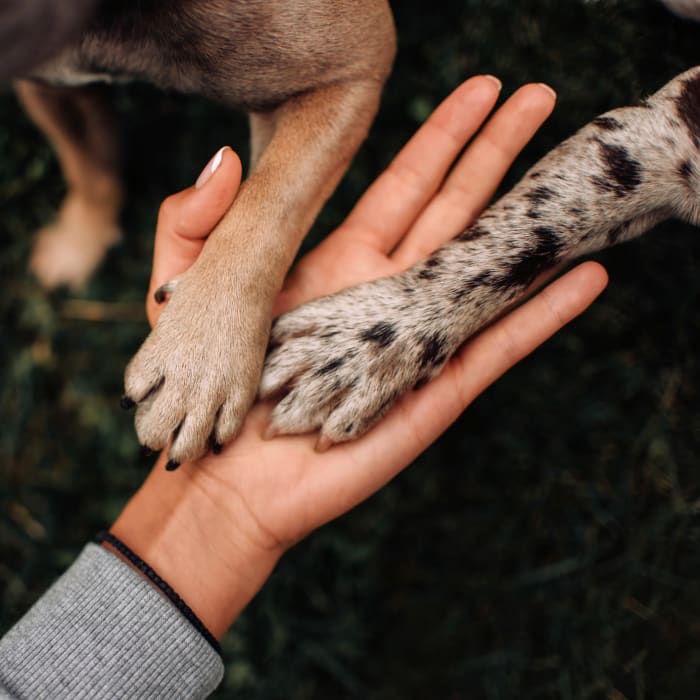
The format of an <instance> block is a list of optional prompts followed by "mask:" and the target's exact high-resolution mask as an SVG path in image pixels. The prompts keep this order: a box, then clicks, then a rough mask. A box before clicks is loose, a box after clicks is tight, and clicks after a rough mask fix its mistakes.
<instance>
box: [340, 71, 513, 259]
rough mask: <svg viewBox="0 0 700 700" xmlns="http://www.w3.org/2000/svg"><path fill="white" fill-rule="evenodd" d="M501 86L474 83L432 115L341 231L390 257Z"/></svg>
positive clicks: (480, 79)
mask: <svg viewBox="0 0 700 700" xmlns="http://www.w3.org/2000/svg"><path fill="white" fill-rule="evenodd" d="M500 89H501V83H500V81H499V80H498V79H497V78H494V77H493V76H490V75H480V76H476V77H474V78H470V79H469V80H467V81H466V82H464V83H462V84H461V85H460V86H459V87H458V88H457V89H455V90H454V91H453V92H452V93H451V94H450V95H449V96H448V97H447V98H446V99H445V100H444V101H443V102H442V103H441V104H440V105H439V106H438V108H437V109H436V110H435V111H434V112H433V113H432V114H431V115H430V117H429V118H428V120H427V121H426V122H425V124H423V126H421V128H420V129H419V130H418V131H417V132H416V134H415V135H414V136H413V137H412V138H411V139H410V141H409V142H408V143H407V144H406V145H405V146H404V147H403V148H402V149H401V151H400V152H399V154H398V155H397V156H396V158H394V160H393V161H392V162H391V164H390V165H389V167H388V168H387V169H386V170H385V171H384V172H383V173H382V174H381V175H380V176H379V177H378V178H377V179H376V180H375V182H374V184H373V185H372V186H371V187H370V188H369V189H368V190H367V192H366V193H365V195H364V196H363V197H362V199H360V201H359V202H358V203H357V204H356V205H355V207H354V209H353V210H352V211H351V212H350V215H349V216H348V218H347V219H346V221H345V225H344V226H343V228H344V229H345V230H347V229H348V228H350V229H352V230H353V233H354V234H355V233H359V234H360V235H362V236H363V237H364V236H368V237H369V238H370V240H371V242H372V244H373V246H374V247H376V248H377V249H378V250H380V251H383V252H387V253H388V252H389V251H390V250H392V249H393V248H394V247H395V246H396V244H397V243H398V242H399V241H400V240H401V238H402V236H403V235H404V234H405V233H406V231H407V230H408V229H409V228H410V226H411V224H412V223H413V222H414V221H415V219H416V218H417V217H418V215H419V214H420V213H421V211H422V210H423V208H424V207H425V206H426V204H427V203H428V202H429V201H430V198H431V197H432V196H433V194H434V193H435V192H436V191H437V189H438V188H439V187H440V185H441V183H442V181H443V179H444V177H445V175H446V174H447V172H448V170H449V168H450V167H451V165H452V163H453V162H454V160H455V158H456V157H457V156H458V155H459V153H460V152H461V151H462V149H463V148H464V146H465V144H466V143H467V142H468V141H469V139H470V138H471V137H472V136H473V135H474V134H475V133H476V132H477V131H478V129H479V127H480V126H481V124H482V123H483V121H484V120H485V119H486V117H487V116H488V115H489V113H490V112H491V110H492V109H493V107H494V105H495V104H496V100H497V99H498V95H499V93H500Z"/></svg>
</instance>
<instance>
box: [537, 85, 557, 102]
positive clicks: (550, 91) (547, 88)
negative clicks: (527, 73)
mask: <svg viewBox="0 0 700 700" xmlns="http://www.w3.org/2000/svg"><path fill="white" fill-rule="evenodd" d="M537 84H538V85H540V86H541V87H543V88H544V89H545V90H547V92H549V94H550V95H551V96H552V97H553V98H554V99H555V100H556V99H557V93H556V91H555V90H554V88H553V87H550V86H549V85H547V83H537Z"/></svg>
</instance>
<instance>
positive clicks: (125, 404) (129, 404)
mask: <svg viewBox="0 0 700 700" xmlns="http://www.w3.org/2000/svg"><path fill="white" fill-rule="evenodd" d="M119 405H120V406H121V407H122V408H123V409H124V410H125V411H128V410H130V409H132V408H133V407H134V406H136V401H134V400H133V399H132V398H131V396H127V395H126V394H124V396H122V397H121V399H119Z"/></svg>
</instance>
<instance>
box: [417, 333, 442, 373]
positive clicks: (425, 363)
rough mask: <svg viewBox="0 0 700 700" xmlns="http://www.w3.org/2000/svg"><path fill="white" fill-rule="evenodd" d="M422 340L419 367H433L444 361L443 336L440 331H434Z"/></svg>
mask: <svg viewBox="0 0 700 700" xmlns="http://www.w3.org/2000/svg"><path fill="white" fill-rule="evenodd" d="M422 342H423V351H422V352H421V355H420V359H419V363H420V368H421V369H425V368H426V367H435V366H437V365H440V364H442V363H443V362H444V361H445V357H446V352H445V336H443V334H442V333H435V334H433V335H431V336H430V337H427V338H423V339H422Z"/></svg>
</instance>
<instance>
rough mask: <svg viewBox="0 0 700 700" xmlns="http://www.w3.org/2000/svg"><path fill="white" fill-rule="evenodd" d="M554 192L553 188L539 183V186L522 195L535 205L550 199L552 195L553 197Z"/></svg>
mask: <svg viewBox="0 0 700 700" xmlns="http://www.w3.org/2000/svg"><path fill="white" fill-rule="evenodd" d="M555 194H556V192H555V191H554V190H552V189H550V188H549V187H547V186H545V185H540V186H539V187H535V188H534V189H533V190H530V191H529V192H526V193H525V195H524V197H525V199H528V200H529V201H530V202H532V203H533V204H534V205H537V204H543V203H544V202H548V201H549V200H550V199H552V197H554V195H555Z"/></svg>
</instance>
